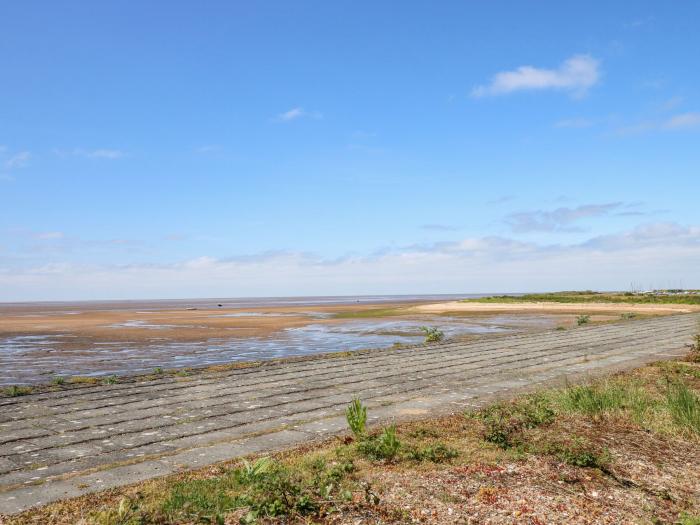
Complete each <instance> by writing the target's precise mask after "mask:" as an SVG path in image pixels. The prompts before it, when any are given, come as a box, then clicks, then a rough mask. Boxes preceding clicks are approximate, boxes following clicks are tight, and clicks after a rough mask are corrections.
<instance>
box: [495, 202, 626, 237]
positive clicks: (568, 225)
mask: <svg viewBox="0 0 700 525" xmlns="http://www.w3.org/2000/svg"><path fill="white" fill-rule="evenodd" d="M621 206H622V203H621V202H610V203H606V204H584V205H582V206H578V207H576V208H566V207H562V208H557V209H555V210H551V211H548V210H534V211H522V212H517V213H511V214H510V215H509V216H508V217H507V218H506V222H507V223H508V224H509V225H510V227H511V229H512V230H513V231H514V232H517V233H527V232H535V231H540V232H560V231H579V228H577V227H576V226H574V224H575V223H576V222H578V221H580V220H581V219H586V218H590V217H600V216H603V215H607V214H609V213H611V212H612V211H615V210H617V209H619V208H620V207H621Z"/></svg>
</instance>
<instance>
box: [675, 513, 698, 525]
mask: <svg viewBox="0 0 700 525" xmlns="http://www.w3.org/2000/svg"><path fill="white" fill-rule="evenodd" d="M678 525H700V515H696V516H693V515H691V514H687V513H685V512H684V513H683V514H681V515H680V516H678Z"/></svg>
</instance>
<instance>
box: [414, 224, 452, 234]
mask: <svg viewBox="0 0 700 525" xmlns="http://www.w3.org/2000/svg"><path fill="white" fill-rule="evenodd" d="M421 229H423V230H429V231H434V232H453V231H456V230H457V227H456V226H450V225H449V224H423V225H421Z"/></svg>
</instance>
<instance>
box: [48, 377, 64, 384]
mask: <svg viewBox="0 0 700 525" xmlns="http://www.w3.org/2000/svg"><path fill="white" fill-rule="evenodd" d="M65 382H66V378H65V377H62V376H56V377H54V378H53V379H52V380H51V383H52V384H54V385H56V386H61V385H63V384H65Z"/></svg>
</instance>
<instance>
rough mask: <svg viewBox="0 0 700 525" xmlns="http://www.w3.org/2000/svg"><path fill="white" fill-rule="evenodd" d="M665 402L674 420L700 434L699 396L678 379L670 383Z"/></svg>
mask: <svg viewBox="0 0 700 525" xmlns="http://www.w3.org/2000/svg"><path fill="white" fill-rule="evenodd" d="M666 404H667V406H668V410H669V412H670V413H671V416H672V417H673V420H674V422H675V423H676V424H677V425H678V426H680V427H682V428H686V429H688V430H691V431H692V432H695V433H696V434H700V397H698V395H697V394H696V393H695V392H693V391H692V390H690V389H689V388H688V386H687V385H686V384H685V383H682V382H680V381H677V382H673V383H670V384H669V386H668V391H667V393H666Z"/></svg>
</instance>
